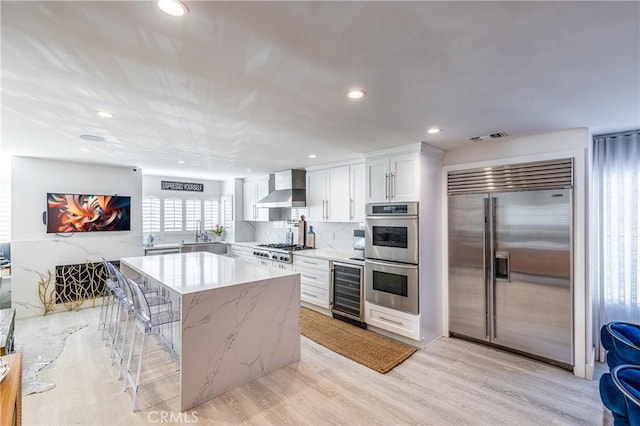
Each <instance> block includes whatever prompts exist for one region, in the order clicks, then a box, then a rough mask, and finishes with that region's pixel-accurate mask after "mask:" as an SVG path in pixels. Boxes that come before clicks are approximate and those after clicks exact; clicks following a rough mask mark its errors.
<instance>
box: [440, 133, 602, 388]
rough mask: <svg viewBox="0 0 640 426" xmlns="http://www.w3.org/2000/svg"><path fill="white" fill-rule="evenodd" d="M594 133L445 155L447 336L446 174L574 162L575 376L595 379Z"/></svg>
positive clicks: (482, 145) (471, 147)
mask: <svg viewBox="0 0 640 426" xmlns="http://www.w3.org/2000/svg"><path fill="white" fill-rule="evenodd" d="M590 141H591V137H590V133H589V130H588V129H587V128H579V129H572V130H565V131H560V132H554V133H547V134H541V135H535V136H529V137H522V138H517V139H513V138H509V139H507V140H500V139H497V140H488V141H485V142H479V143H472V142H469V144H468V145H465V146H464V147H461V148H458V149H455V150H451V151H448V152H446V153H445V156H444V160H443V162H444V165H445V167H444V168H443V182H442V188H443V190H442V196H443V210H442V213H443V216H442V217H443V229H442V231H443V241H444V242H445V244H444V247H443V254H444V259H443V265H442V267H443V271H444V272H445V273H444V278H445V280H444V295H443V306H444V312H443V322H444V325H445V330H444V332H445V335H446V334H448V316H449V313H448V274H447V271H448V258H447V252H448V247H447V245H446V244H447V223H446V221H447V214H446V211H447V196H446V194H447V191H446V175H447V172H448V171H449V170H461V169H467V168H475V167H488V166H495V165H500V164H511V163H522V162H528V161H539V160H551V159H558V158H574V188H573V196H574V222H573V225H574V269H573V280H574V283H573V285H574V298H573V301H574V305H573V308H574V345H575V346H574V363H575V367H574V370H573V371H574V374H575V375H577V376H579V377H590V375H591V373H592V371H593V357H592V346H593V343H592V325H591V323H590V318H591V309H592V306H591V301H590V299H589V298H588V297H589V295H590V282H589V274H588V270H589V260H588V256H587V253H588V250H587V243H588V241H589V238H588V229H589V227H588V226H587V211H588V208H587V202H588V164H587V161H588V150H589V146H590Z"/></svg>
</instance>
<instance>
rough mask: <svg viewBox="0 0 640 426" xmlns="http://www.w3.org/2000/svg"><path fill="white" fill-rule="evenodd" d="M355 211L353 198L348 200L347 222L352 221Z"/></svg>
mask: <svg viewBox="0 0 640 426" xmlns="http://www.w3.org/2000/svg"><path fill="white" fill-rule="evenodd" d="M354 210H355V208H354V206H353V198H349V220H351V219H353V211H354Z"/></svg>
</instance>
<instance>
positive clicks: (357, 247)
mask: <svg viewBox="0 0 640 426" xmlns="http://www.w3.org/2000/svg"><path fill="white" fill-rule="evenodd" d="M364 248H365V238H364V229H356V230H354V231H353V257H352V259H354V260H364V254H365V251H364Z"/></svg>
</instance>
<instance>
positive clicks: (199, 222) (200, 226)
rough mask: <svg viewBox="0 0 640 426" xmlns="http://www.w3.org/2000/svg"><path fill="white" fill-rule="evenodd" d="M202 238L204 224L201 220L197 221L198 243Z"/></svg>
mask: <svg viewBox="0 0 640 426" xmlns="http://www.w3.org/2000/svg"><path fill="white" fill-rule="evenodd" d="M200 237H202V222H201V221H200V219H198V220H196V243H197V242H198V240H199V239H200Z"/></svg>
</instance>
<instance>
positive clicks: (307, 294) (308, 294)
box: [302, 291, 318, 299]
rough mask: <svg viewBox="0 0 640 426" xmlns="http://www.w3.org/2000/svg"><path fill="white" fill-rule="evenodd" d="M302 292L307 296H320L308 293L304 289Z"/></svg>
mask: <svg viewBox="0 0 640 426" xmlns="http://www.w3.org/2000/svg"><path fill="white" fill-rule="evenodd" d="M302 294H304V295H305V296H311V297H315V298H316V299H317V298H318V296H316V295H315V294H311V293H307V292H306V291H303V292H302Z"/></svg>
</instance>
